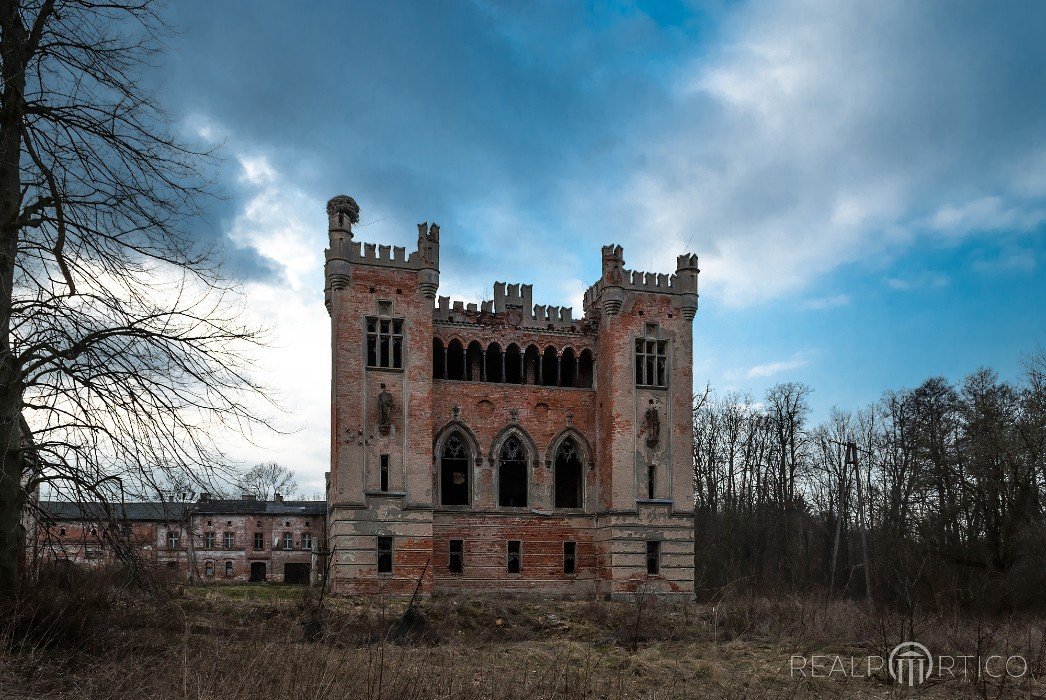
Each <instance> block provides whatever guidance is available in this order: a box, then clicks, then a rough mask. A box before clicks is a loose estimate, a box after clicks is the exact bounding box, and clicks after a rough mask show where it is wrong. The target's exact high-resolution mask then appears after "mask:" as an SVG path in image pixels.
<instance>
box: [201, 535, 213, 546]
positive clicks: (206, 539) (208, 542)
mask: <svg viewBox="0 0 1046 700" xmlns="http://www.w3.org/2000/svg"><path fill="white" fill-rule="evenodd" d="M203 548H204V549H214V533H213V532H205V533H203Z"/></svg>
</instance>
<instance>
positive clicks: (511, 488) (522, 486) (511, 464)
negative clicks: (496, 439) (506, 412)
mask: <svg viewBox="0 0 1046 700" xmlns="http://www.w3.org/2000/svg"><path fill="white" fill-rule="evenodd" d="M527 461H528V454H527V449H526V448H525V447H524V446H523V443H522V442H520V439H519V438H518V437H517V436H515V435H510V436H509V437H507V438H506V439H505V442H503V443H502V444H501V452H500V454H499V455H498V505H499V506H502V507H504V508H525V507H526V505H527V492H528V491H529V489H528V488H527V486H528V484H527Z"/></svg>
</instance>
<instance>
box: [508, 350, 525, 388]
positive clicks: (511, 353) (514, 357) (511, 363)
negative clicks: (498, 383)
mask: <svg viewBox="0 0 1046 700" xmlns="http://www.w3.org/2000/svg"><path fill="white" fill-rule="evenodd" d="M505 382H506V383H508V384H522V383H523V354H522V353H521V352H520V351H519V346H518V345H516V344H515V343H512V345H509V346H508V348H507V349H506V350H505Z"/></svg>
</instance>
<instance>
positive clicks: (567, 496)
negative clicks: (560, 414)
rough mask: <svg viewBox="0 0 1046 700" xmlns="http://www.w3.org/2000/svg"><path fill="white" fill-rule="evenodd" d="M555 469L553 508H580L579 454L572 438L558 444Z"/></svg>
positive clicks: (580, 479)
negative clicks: (554, 501) (554, 499)
mask: <svg viewBox="0 0 1046 700" xmlns="http://www.w3.org/2000/svg"><path fill="white" fill-rule="evenodd" d="M555 468H556V474H555V494H556V503H555V507H556V508H580V507H581V486H582V483H583V479H582V469H581V452H580V451H579V450H578V446H577V443H576V442H574V439H573V438H567V439H565V440H564V441H563V442H561V443H559V449H558V450H556V465H555Z"/></svg>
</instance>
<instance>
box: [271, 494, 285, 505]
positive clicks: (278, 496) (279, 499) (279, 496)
mask: <svg viewBox="0 0 1046 700" xmlns="http://www.w3.org/2000/svg"><path fill="white" fill-rule="evenodd" d="M273 500H275V501H276V502H277V503H283V495H282V494H280V493H277V494H276V498H274V499H273Z"/></svg>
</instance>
